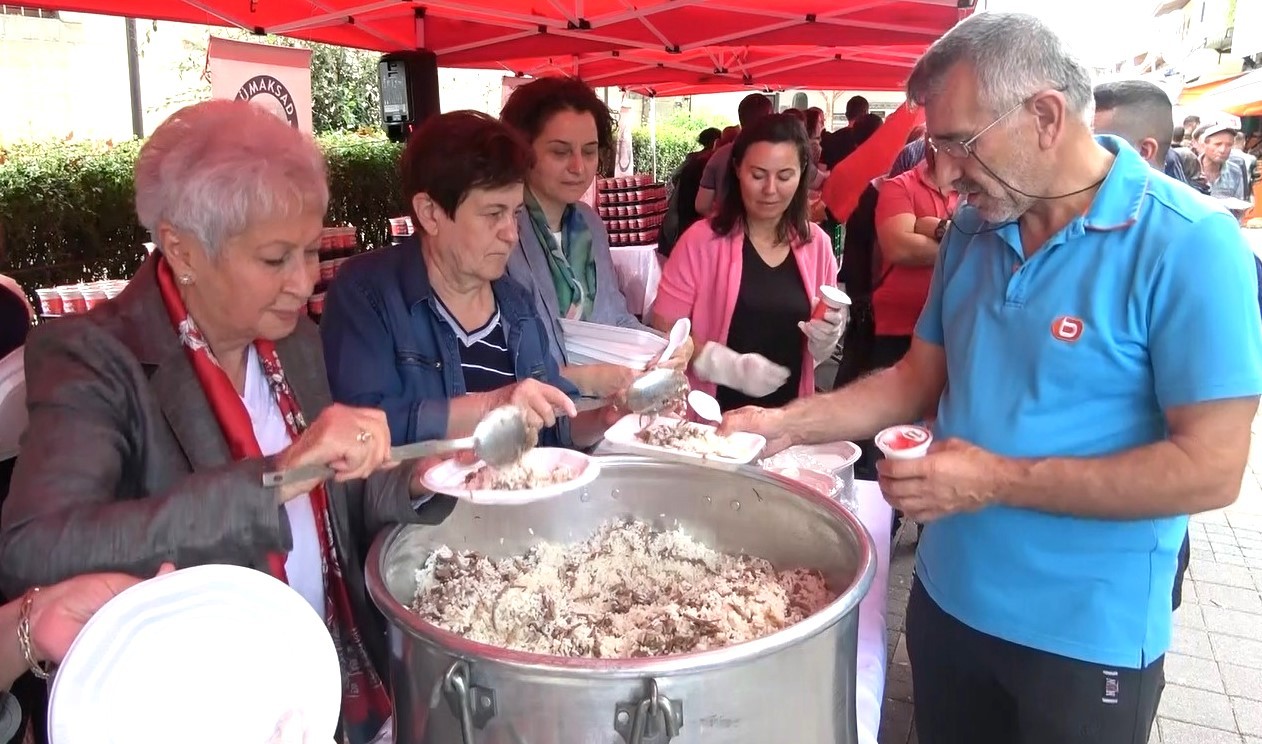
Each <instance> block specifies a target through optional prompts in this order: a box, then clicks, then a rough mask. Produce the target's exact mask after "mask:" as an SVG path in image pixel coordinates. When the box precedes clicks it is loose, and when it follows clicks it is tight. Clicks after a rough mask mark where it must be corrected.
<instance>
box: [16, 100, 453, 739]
mask: <svg viewBox="0 0 1262 744" xmlns="http://www.w3.org/2000/svg"><path fill="white" fill-rule="evenodd" d="M135 184H136V211H137V214H138V215H139V217H140V222H141V224H143V225H144V226H145V228H146V229H148V231H149V232H150V234H151V235H152V239H153V241H154V242H155V243H156V244H157V246H158V250H157V251H156V252H155V253H154V254H153V255H152V256H150V258H149V259H148V260H147V261H146V262H145V263H144V265H143V266H141V268H140V270H139V271H138V272H137V274H136V276H135V277H134V278H133V279H132V281H131V283H130V284H129V286H128V287H127V289H126V290H125V291H124V292H123V293H122V294H121V295H119V296H118V297H117V298H115V299H114V300H111V301H109V302H106V303H105V304H104V305H101V306H98V307H97V308H95V309H94V310H92V311H91V312H89V313H87V314H85V315H82V316H76V317H71V318H66V319H62V320H60V321H55V322H52V323H49V324H46V325H43V326H41V327H40V328H38V329H37V330H36V331H35V332H33V333H32V334H31V336H30V338H29V340H28V341H27V345H26V369H27V381H28V383H27V384H28V388H27V396H28V400H27V406H28V410H29V416H30V423H29V426H28V429H27V432H26V437H25V439H24V441H23V448H22V452H21V453H20V455H19V457H18V461H17V466H16V468H15V470H14V474H13V481H12V485H11V490H10V494H9V498H8V500H7V502H6V503H5V504H4V511H3V515H2V517H0V589H2V590H3V591H4V592H5V593H6V594H7V595H8V596H18V595H20V594H21V593H22V592H23V591H25V590H26V589H27V588H28V587H32V586H38V585H41V584H49V583H53V582H57V581H61V580H64V579H66V578H68V577H72V576H75V575H78V574H82V573H87V572H93V571H119V572H123V573H128V574H132V575H139V576H147V575H152V574H153V573H154V572H155V571H156V570H157V569H158V567H159V565H160V564H162V563H164V562H172V563H174V564H175V565H176V566H177V567H185V566H190V565H195V564H204V563H228V564H236V565H242V566H248V567H253V568H256V569H258V570H260V571H265V572H267V573H269V574H271V575H273V576H275V577H277V578H279V579H281V580H282V581H286V582H287V583H288V584H289V586H291V587H292V588H293V589H294V590H295V591H296V592H298V593H299V594H301V595H302V596H303V597H304V598H305V599H306V600H307V601H308V602H309V603H310V605H311V608H312V610H313V611H314V612H316V613H318V614H319V615H320V617H321V618H323V619H324V621H325V623H326V624H327V625H328V627H329V630H330V632H331V634H332V636H333V639H334V643H335V645H336V646H337V647H338V651H339V656H340V658H341V659H342V661H343V664H344V669H343V672H344V677H345V680H344V685H345V686H344V696H343V718H342V724H343V734H344V736H345V738H346V739H348V740H349V741H352V742H365V741H368V740H369V739H371V738H372V737H373V736H375V735H376V734H377V732H378V730H379V729H380V728H381V726H382V725H383V724H384V723H385V721H386V720H387V718H388V717H389V716H390V713H391V709H390V701H389V697H388V695H387V691H386V687H385V682H384V674H383V670H384V663H385V659H386V653H387V649H386V644H385V635H384V630H383V626H382V624H381V620H380V618H379V617H378V616H377V615H376V614H375V612H374V611H373V610H372V608H371V606H370V604H369V603H368V601H367V599H366V597H365V591H364V583H363V560H364V556H365V554H366V549H367V546H368V542H369V540H370V539H371V537H372V536H373V534H374V533H375V531H376V530H378V529H379V528H380V527H382V526H384V525H386V524H389V523H392V522H422V521H428V522H430V523H434V522H435V521H437V520H441V519H442V518H443V517H445V516H446V513H447V512H448V511H449V510H450V503H449V502H448V501H446V500H445V499H443V500H440V499H439V498H438V497H435V498H434V499H430V500H428V501H424V503H423V504H422V505H421V506H420V507H419V508H418V507H417V506H416V505H415V504H414V499H416V500H417V501H423V500H424V494H423V493H422V492H421V491H420V489H419V488H418V487H417V484H416V483H415V481H414V478H413V477H412V476H413V468H412V467H401V468H399V467H395V466H396V465H398V463H395V462H392V461H391V460H390V456H389V447H390V431H389V429H388V427H387V425H386V419H385V415H384V414H383V413H381V412H380V411H378V410H373V409H363V408H353V407H348V406H341V405H336V404H334V403H333V402H332V400H331V399H330V395H329V389H328V383H327V381H326V379H325V371H324V370H325V365H324V359H323V355H322V351H321V344H320V340H319V336H318V334H317V332H316V329H315V326H314V325H313V324H312V323H311V321H310V320H309V319H308V318H307V317H306V312H305V308H306V304H307V298H308V297H309V296H310V295H311V293H312V290H313V288H314V286H315V282H316V278H317V276H318V273H319V272H318V265H317V250H318V248H319V243H320V233H321V228H322V226H323V222H324V215H325V210H326V209H327V206H328V197H329V194H328V186H327V183H326V177H325V164H324V158H323V156H322V155H321V153H320V151H319V149H318V148H317V147H316V145H315V143H314V142H313V141H312V140H311V139H310V138H309V137H307V136H306V135H304V134H301V133H299V132H298V131H297V130H295V129H292V128H291V127H289V126H288V125H287V124H286V123H285V122H283V121H281V120H280V119H278V118H276V117H275V116H273V115H272V114H270V113H269V112H267V111H266V110H264V109H262V108H259V107H257V106H255V105H252V104H250V103H247V102H242V101H224V100H215V101H207V102H204V103H199V104H196V105H194V106H190V107H187V108H185V109H182V110H180V111H178V112H177V113H175V114H174V115H172V116H171V118H169V119H168V120H167V121H166V122H164V123H163V124H162V125H161V126H160V127H158V129H157V130H156V131H155V132H154V133H153V136H152V137H150V139H149V140H148V141H147V142H146V143H145V145H144V147H143V148H142V149H141V151H140V155H139V158H138V159H137V162H136V179H135ZM304 465H316V466H322V467H325V468H327V469H328V471H329V472H331V473H332V476H331V477H330V478H328V479H325V478H315V479H312V480H309V481H306V482H302V483H294V484H290V485H285V486H281V487H268V486H265V485H264V483H263V474H264V473H265V472H268V471H272V470H278V469H288V468H295V467H299V466H304ZM255 673H264V672H259V671H257V670H242V674H255Z"/></svg>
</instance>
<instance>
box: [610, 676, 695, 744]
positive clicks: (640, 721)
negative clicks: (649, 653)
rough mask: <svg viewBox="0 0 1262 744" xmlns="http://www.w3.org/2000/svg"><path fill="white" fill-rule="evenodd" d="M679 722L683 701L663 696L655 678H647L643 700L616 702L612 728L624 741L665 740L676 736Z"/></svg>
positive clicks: (635, 743)
mask: <svg viewBox="0 0 1262 744" xmlns="http://www.w3.org/2000/svg"><path fill="white" fill-rule="evenodd" d="M659 722H660V723H659ZM683 722H684V709H683V704H682V703H680V702H677V701H674V700H671V699H670V698H668V697H666V696H665V695H663V694H662V693H661V691H659V690H658V689H657V680H655V679H650V680H649V694H648V696H647V697H645V698H644V699H643V700H641V701H640V702H638V703H631V704H628V703H618V705H617V707H616V708H615V709H614V719H613V727H614V730H616V731H617V732H618V733H619V734H621V735H622V739H623V741H625V742H626V743H627V744H651V743H652V742H657V741H659V740H660V741H663V742H669V741H670V740H671V739H674V738H675V737H676V736H679V731H680V729H681V728H682V727H683ZM659 726H660V728H659ZM662 737H665V738H662Z"/></svg>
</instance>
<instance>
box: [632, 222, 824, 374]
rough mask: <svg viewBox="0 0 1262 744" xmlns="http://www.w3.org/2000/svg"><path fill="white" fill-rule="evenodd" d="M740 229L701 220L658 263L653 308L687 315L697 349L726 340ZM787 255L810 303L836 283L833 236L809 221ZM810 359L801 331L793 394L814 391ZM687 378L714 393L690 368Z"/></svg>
mask: <svg viewBox="0 0 1262 744" xmlns="http://www.w3.org/2000/svg"><path fill="white" fill-rule="evenodd" d="M744 246H745V232H744V231H743V230H740V229H737V230H735V231H733V232H732V234H731V235H730V236H727V237H724V236H721V235H715V234H714V231H713V230H711V229H710V222H709V220H700V221H698V222H696V223H694V224H693V226H692V227H690V228H688V230H687V231H686V232H685V233H684V234H683V235H681V236H680V238H679V242H677V243H676V244H675V248H674V250H672V251H671V254H670V259H668V260H667V261H666V266H665V267H664V268H663V269H662V281H661V284H660V285H659V286H658V288H657V299H656V300H654V303H653V312H654V313H655V314H656V315H658V316H659V317H661V318H662V319H664V320H667V321H670V322H672V323H673V322H674V321H676V320H678V319H679V318H689V319H691V320H692V337H693V339H694V340H695V341H696V343H697V353H700V352H701V348H702V346H703V345H704V343H705V342H707V341H717V342H718V343H721V344H725V343H727V333H728V330H729V329H730V327H731V324H732V312H733V311H735V309H736V295H737V294H738V293H739V292H740V288H741V256H742V254H743V248H744ZM790 255H792V256H793V259H794V260H795V261H797V265H798V272H799V273H800V274H801V275H802V286H803V289H804V290H805V291H806V296H807V297H809V298H811V305H812V306H814V304H815V300H816V298H817V297H818V295H819V288H820V285H823V284H827V285H829V286H836V284H837V259H836V258H835V257H834V256H833V247H832V241H830V240H829V239H828V235H827V234H826V233H825V232H824V230H823V229H822V228H820V226H819V225H815V224H812V225H811V240H810V241H809V242H807V243H802V244H797V245H794V246H793V250H792V251H791V253H790ZM814 370H815V362H814V360H813V359H811V352H810V350H809V349H807V345H806V336H805V335H803V336H802V384H801V386H800V387H799V389H798V397H805V396H807V395H811V394H813V393H814V392H815V374H814ZM688 382H689V384H691V385H692V387H693V388H694V389H696V390H704V391H705V392H707V393H710V394H711V395H713V394H714V393H715V385H714V384H713V383H709V382H702V381H701V380H699V379H697V377H696V376H695V375H694V374H692V372H691V371H690V372H689V374H688Z"/></svg>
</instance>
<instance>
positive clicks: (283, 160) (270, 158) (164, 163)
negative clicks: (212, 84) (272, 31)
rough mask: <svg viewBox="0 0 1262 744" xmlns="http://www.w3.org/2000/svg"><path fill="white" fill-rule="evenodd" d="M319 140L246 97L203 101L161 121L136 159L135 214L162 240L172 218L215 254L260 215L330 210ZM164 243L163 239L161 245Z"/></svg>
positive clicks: (283, 214)
mask: <svg viewBox="0 0 1262 744" xmlns="http://www.w3.org/2000/svg"><path fill="white" fill-rule="evenodd" d="M328 204H329V186H328V181H327V174H326V171H325V164H324V155H323V154H322V153H321V152H320V149H319V147H317V146H316V144H315V141H314V140H312V139H311V138H310V137H308V136H307V135H305V134H302V133H301V132H299V131H298V130H296V129H294V128H293V127H291V126H290V125H289V124H288V123H286V122H284V121H282V120H281V119H280V118H279V117H277V116H276V115H275V114H273V113H271V112H270V111H268V110H267V109H265V108H263V107H262V106H259V105H257V104H252V103H249V102H248V101H235V100H226V99H218V100H211V101H203V102H202V103H197V104H194V105H192V106H187V107H185V108H182V109H180V110H179V111H177V112H175V113H174V114H172V115H171V116H170V118H168V119H167V120H166V121H164V122H162V124H161V125H159V126H158V128H157V129H156V130H154V132H153V134H152V135H151V136H150V137H149V140H148V141H147V142H145V144H144V146H143V147H141V148H140V155H139V157H137V159H136V214H137V216H138V217H139V218H140V224H141V225H143V226H144V227H145V229H146V230H148V231H149V233H150V235H152V236H153V240H154V241H155V242H157V241H158V240H159V236H158V225H159V224H160V223H162V222H168V223H170V224H171V225H173V226H175V227H176V228H178V229H181V230H185V231H188V232H190V233H192V234H193V235H195V236H196V237H197V239H198V240H200V241H201V243H202V245H204V246H205V247H206V251H207V253H208V254H209V255H210V257H212V258H213V257H215V256H216V255H217V253H218V252H219V249H220V247H221V246H222V245H223V243H224V241H225V240H227V239H229V238H232V237H234V236H236V235H240V234H241V233H243V232H245V231H246V230H248V229H249V227H250V225H251V224H252V223H254V222H256V221H258V220H260V219H277V218H284V217H288V216H291V215H296V214H301V213H304V212H312V211H317V212H319V213H320V214H324V212H325V211H326V210H327V209H328ZM159 247H161V246H159Z"/></svg>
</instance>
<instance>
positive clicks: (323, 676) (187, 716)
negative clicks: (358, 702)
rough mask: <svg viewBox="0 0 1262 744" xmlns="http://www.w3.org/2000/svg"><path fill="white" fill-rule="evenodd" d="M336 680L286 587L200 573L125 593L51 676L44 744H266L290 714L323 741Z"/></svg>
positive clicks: (240, 573) (326, 649)
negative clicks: (49, 743) (47, 739)
mask: <svg viewBox="0 0 1262 744" xmlns="http://www.w3.org/2000/svg"><path fill="white" fill-rule="evenodd" d="M341 707H342V673H341V670H340V668H339V666H338V659H337V651H336V650H335V649H334V648H333V640H332V639H331V638H330V637H329V632H328V630H327V629H326V628H325V627H324V621H323V620H322V619H321V618H320V616H319V615H317V614H316V613H315V611H314V610H313V609H312V608H311V605H309V604H307V601H306V600H305V599H303V598H302V596H301V595H299V594H298V593H297V592H295V591H294V590H293V589H290V588H289V587H288V586H286V585H285V584H283V583H281V582H280V581H277V580H276V579H274V578H272V577H271V576H268V575H267V574H264V573H262V572H260V571H255V570H253V569H249V568H243V567H241V566H226V565H207V566H195V567H192V568H186V569H183V570H180V571H175V572H173V573H169V574H166V575H164V576H158V577H156V578H153V579H149V580H148V581H145V582H142V583H140V584H137V585H136V586H134V587H132V588H130V589H128V590H126V591H124V592H122V593H121V594H119V595H118V596H117V597H115V598H114V599H112V600H110V601H109V602H107V603H106V605H105V606H104V607H102V608H101V610H100V611H99V612H97V613H96V615H94V616H93V617H92V619H91V620H89V621H88V623H87V624H86V625H85V626H84V628H83V630H82V632H80V633H79V636H78V638H76V639H75V642H74V644H73V645H72V646H71V647H70V651H69V653H68V654H67V655H66V659H65V661H64V662H63V663H62V665H61V667H60V669H58V671H57V674H56V676H55V677H54V678H53V683H52V692H51V694H50V696H49V704H48V718H49V729H50V740H51V741H52V742H53V744H170V743H171V742H180V744H224V743H225V742H240V743H241V744H263V743H264V742H267V741H268V740H269V739H271V738H272V735H273V734H274V733H275V731H276V726H277V724H278V723H279V722H280V721H281V719H282V718H284V717H286V716H289V715H294V714H298V715H299V716H301V718H302V720H303V721H304V722H305V724H306V727H307V731H308V733H309V734H310V736H311V740H312V741H330V740H331V739H332V738H333V734H334V729H335V728H336V726H337V718H338V712H339V711H340V710H341Z"/></svg>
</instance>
